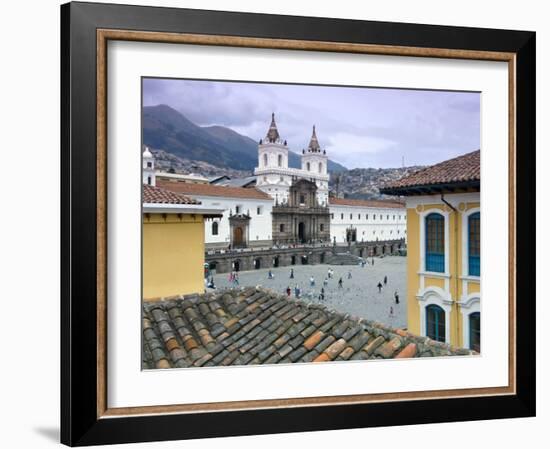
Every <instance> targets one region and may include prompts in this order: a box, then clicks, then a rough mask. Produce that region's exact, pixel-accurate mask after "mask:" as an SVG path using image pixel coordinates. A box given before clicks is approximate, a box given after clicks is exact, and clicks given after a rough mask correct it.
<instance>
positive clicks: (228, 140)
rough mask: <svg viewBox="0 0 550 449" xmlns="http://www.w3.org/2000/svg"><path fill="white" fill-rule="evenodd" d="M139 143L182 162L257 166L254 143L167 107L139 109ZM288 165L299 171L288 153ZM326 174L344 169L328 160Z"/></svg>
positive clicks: (243, 167) (247, 168) (294, 156)
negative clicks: (140, 117) (141, 142)
mask: <svg viewBox="0 0 550 449" xmlns="http://www.w3.org/2000/svg"><path fill="white" fill-rule="evenodd" d="M143 143H144V144H145V145H147V146H149V147H152V148H157V149H162V150H164V151H165V152H167V153H170V154H173V155H174V156H177V157H179V158H182V159H188V160H196V161H203V162H206V163H208V164H212V165H215V166H218V167H222V168H229V169H234V170H244V171H252V170H254V168H255V167H256V166H257V165H258V143H257V142H256V141H255V140H253V139H251V138H250V137H247V136H243V135H241V134H239V133H237V132H235V131H233V130H232V129H229V128H226V127H224V126H206V127H201V126H198V125H196V124H194V123H193V122H191V121H190V120H189V119H187V118H186V117H185V116H184V115H183V114H181V113H180V112H178V111H176V110H175V109H173V108H171V107H170V106H167V105H158V106H146V107H144V108H143ZM288 159H289V166H290V167H295V168H300V156H299V155H298V154H296V153H294V152H292V151H289V158H288ZM328 170H329V171H330V172H336V171H344V170H346V168H345V167H344V166H342V165H340V164H338V163H336V162H334V161H331V160H329V161H328Z"/></svg>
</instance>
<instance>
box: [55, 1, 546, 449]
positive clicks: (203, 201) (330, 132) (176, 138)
mask: <svg viewBox="0 0 550 449" xmlns="http://www.w3.org/2000/svg"><path fill="white" fill-rule="evenodd" d="M61 23H62V33H61V34H62V35H61V39H62V40H61V54H62V70H61V74H62V80H61V83H62V97H61V111H62V130H61V137H62V158H61V161H62V162H61V174H62V179H61V187H62V189H61V190H62V198H61V200H62V230H61V232H62V239H61V240H62V246H61V253H62V258H61V259H62V279H61V281H62V297H61V305H62V307H61V323H62V329H61V330H62V336H61V338H62V340H61V353H62V369H61V373H62V377H61V386H62V395H61V408H62V416H61V429H62V432H61V439H62V442H63V443H64V444H67V445H70V446H80V445H94V444H107V443H128V442H143V441H155V440H174V439H188V438H204V437H217V436H230V435H247V434H266V433H281V432H299V431H313V430H330V429H344V428H356V427H370V426H394V425H404V424H416V423H433V422H447V421H465V420H480V419H494V418H511V417H527V416H534V414H535V351H534V348H535V301H534V298H535V270H534V267H535V248H536V243H535V232H534V230H535V229H534V228H535V225H534V223H535V221H534V218H535V177H534V167H535V70H534V69H535V33H532V32H527V31H508V30H494V29H478V28H457V27H446V26H434V25H417V24H403V23H382V22H368V21H353V20H341V19H329V18H311V17H292V16H275V15H263V14H248V13H229V12H214V11H201V10H189V9H171V8H153V7H138V6H125V5H110V4H93V3H69V4H66V5H63V6H62V7H61Z"/></svg>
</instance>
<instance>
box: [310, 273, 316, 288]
mask: <svg viewBox="0 0 550 449" xmlns="http://www.w3.org/2000/svg"><path fill="white" fill-rule="evenodd" d="M309 286H310V287H315V278H314V277H313V276H311V277H310V278H309Z"/></svg>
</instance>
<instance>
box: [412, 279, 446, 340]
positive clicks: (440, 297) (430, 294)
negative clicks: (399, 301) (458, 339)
mask: <svg viewBox="0 0 550 449" xmlns="http://www.w3.org/2000/svg"><path fill="white" fill-rule="evenodd" d="M416 299H417V300H418V305H419V306H420V307H419V309H420V335H423V336H425V337H427V332H426V328H427V323H426V309H427V308H428V306H430V305H436V306H439V307H441V308H442V309H443V311H444V312H445V343H447V344H450V343H451V310H452V303H453V302H452V300H451V298H450V294H449V292H447V291H445V290H442V289H441V288H439V287H433V286H431V287H427V288H425V289H423V290H421V291H419V292H418V294H417V295H416Z"/></svg>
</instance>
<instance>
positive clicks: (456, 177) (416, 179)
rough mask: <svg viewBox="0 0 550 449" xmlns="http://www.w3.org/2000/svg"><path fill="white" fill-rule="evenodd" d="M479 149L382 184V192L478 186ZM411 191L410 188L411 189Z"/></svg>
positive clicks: (394, 192) (404, 192)
mask: <svg viewBox="0 0 550 449" xmlns="http://www.w3.org/2000/svg"><path fill="white" fill-rule="evenodd" d="M479 181H480V151H479V150H477V151H473V152H471V153H468V154H464V155H462V156H458V157H455V158H454V159H449V160H447V161H444V162H440V163H439V164H435V165H432V166H431V167H427V168H423V169H421V170H419V171H417V172H415V173H413V174H411V175H409V176H405V177H403V178H401V179H399V180H397V181H393V182H391V183H388V184H386V185H384V187H383V188H381V189H380V191H381V192H384V193H393V194H406V193H407V190H409V189H410V188H414V187H434V186H442V185H449V184H459V185H460V184H472V185H473V186H475V185H477V186H478V188H479ZM411 191H412V189H411Z"/></svg>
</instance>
